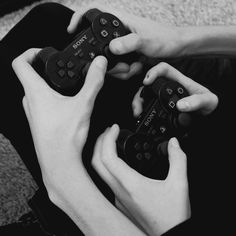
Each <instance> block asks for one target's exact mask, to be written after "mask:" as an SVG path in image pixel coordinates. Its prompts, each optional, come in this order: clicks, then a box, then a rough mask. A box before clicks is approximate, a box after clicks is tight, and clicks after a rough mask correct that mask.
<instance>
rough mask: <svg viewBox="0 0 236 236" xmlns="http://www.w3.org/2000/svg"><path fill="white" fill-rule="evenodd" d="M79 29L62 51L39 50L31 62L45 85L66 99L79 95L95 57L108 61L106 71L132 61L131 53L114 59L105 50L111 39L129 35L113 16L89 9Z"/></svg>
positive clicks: (107, 48)
mask: <svg viewBox="0 0 236 236" xmlns="http://www.w3.org/2000/svg"><path fill="white" fill-rule="evenodd" d="M80 26H81V28H82V29H83V30H82V31H81V32H79V33H78V34H77V35H76V36H75V38H74V40H73V41H72V42H71V43H70V44H69V45H68V46H67V47H66V48H65V49H64V50H63V51H58V50H56V49H55V48H53V47H46V48H43V49H42V50H41V51H40V52H39V53H38V55H37V56H36V59H35V61H34V63H33V67H34V68H35V70H36V71H37V72H38V73H39V74H40V75H41V76H42V77H43V78H44V79H45V80H46V82H47V83H48V84H49V86H50V87H52V88H53V89H54V90H56V91H57V92H59V93H61V94H62V95H66V96H74V95H75V94H77V93H78V92H79V90H80V89H81V88H82V86H83V84H84V79H85V76H86V73H87V70H88V68H89V65H90V64H91V62H92V60H93V59H94V58H95V57H96V56H98V55H103V56H105V57H106V58H107V59H108V69H109V68H112V67H114V66H115V64H116V63H118V62H126V63H131V62H132V61H134V58H133V56H134V55H133V54H134V53H129V54H126V55H121V56H118V55H114V54H113V53H112V52H111V51H110V50H109V43H110V41H111V40H113V39H114V38H118V37H121V36H124V35H126V34H128V33H130V32H129V31H128V30H127V28H125V26H124V25H123V23H122V22H121V21H120V20H119V19H118V18H117V17H116V16H114V15H112V14H110V13H105V12H101V11H100V10H98V9H96V8H94V9H90V10H89V11H87V12H86V13H85V14H84V15H83V17H82V20H81V23H80Z"/></svg>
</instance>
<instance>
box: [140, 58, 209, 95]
mask: <svg viewBox="0 0 236 236" xmlns="http://www.w3.org/2000/svg"><path fill="white" fill-rule="evenodd" d="M163 76H164V77H166V78H168V79H171V80H174V81H176V82H178V83H180V84H182V85H183V86H184V87H185V88H186V89H187V90H188V92H189V93H190V94H196V93H197V94H199V93H205V92H208V91H209V90H208V89H207V88H205V87H204V86H202V85H200V84H199V83H197V82H195V81H194V80H192V79H190V78H189V77H187V76H185V75H184V74H182V73H181V72H180V71H178V70H177V69H175V68H174V67H172V66H171V65H169V64H167V63H165V62H161V63H159V64H158V65H156V66H154V67H152V68H151V69H150V70H149V71H148V72H147V74H146V77H145V79H144V81H143V83H144V84H145V85H149V84H152V83H153V82H154V81H155V80H156V79H158V77H163Z"/></svg>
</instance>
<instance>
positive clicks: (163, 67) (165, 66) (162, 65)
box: [158, 62, 170, 72]
mask: <svg viewBox="0 0 236 236" xmlns="http://www.w3.org/2000/svg"><path fill="white" fill-rule="evenodd" d="M158 66H159V68H160V69H161V70H162V71H163V72H167V71H168V70H169V69H170V65H169V64H167V63H166V62H160V63H159V64H158Z"/></svg>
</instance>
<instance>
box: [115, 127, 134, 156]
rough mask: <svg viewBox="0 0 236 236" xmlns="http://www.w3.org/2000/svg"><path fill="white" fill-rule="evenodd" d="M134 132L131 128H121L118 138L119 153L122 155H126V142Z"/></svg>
mask: <svg viewBox="0 0 236 236" xmlns="http://www.w3.org/2000/svg"><path fill="white" fill-rule="evenodd" d="M132 134H133V133H132V132H131V131H130V130H127V129H121V130H120V133H119V135H118V138H117V140H116V143H117V149H118V154H119V155H121V156H124V155H125V149H126V142H127V140H128V138H129V137H130V136H131V135H132Z"/></svg>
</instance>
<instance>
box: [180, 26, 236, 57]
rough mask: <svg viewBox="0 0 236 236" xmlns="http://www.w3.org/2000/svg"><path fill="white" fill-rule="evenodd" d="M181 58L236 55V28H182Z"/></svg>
mask: <svg viewBox="0 0 236 236" xmlns="http://www.w3.org/2000/svg"><path fill="white" fill-rule="evenodd" d="M179 29H180V35H181V39H182V40H181V41H182V45H181V47H182V50H181V56H190V55H205V54H208V55H209V54H211V55H229V56H232V55H236V26H190V27H181V28H179Z"/></svg>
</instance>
